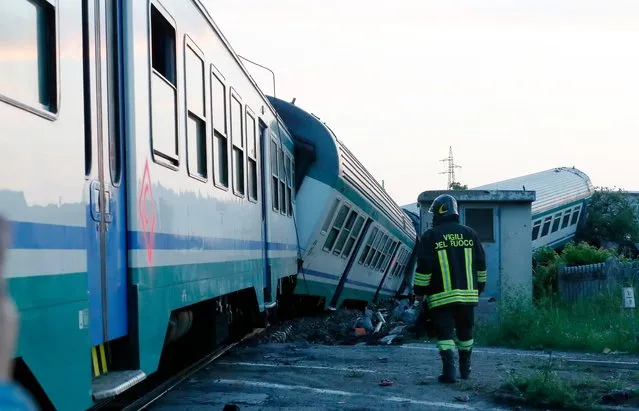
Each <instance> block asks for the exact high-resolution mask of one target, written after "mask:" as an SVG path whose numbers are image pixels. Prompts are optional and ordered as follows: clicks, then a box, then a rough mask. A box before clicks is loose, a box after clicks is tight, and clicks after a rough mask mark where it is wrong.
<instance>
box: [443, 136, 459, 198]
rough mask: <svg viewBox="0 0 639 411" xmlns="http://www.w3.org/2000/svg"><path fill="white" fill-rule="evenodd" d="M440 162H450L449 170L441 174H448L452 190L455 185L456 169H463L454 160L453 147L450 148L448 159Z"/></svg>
mask: <svg viewBox="0 0 639 411" xmlns="http://www.w3.org/2000/svg"><path fill="white" fill-rule="evenodd" d="M439 161H443V162H448V170H446V171H442V172H440V173H439V174H448V189H449V190H451V189H452V188H453V183H454V182H455V169H456V168H461V166H460V165H457V164H455V161H454V160H453V147H451V146H449V147H448V157H447V158H445V159H443V160H439Z"/></svg>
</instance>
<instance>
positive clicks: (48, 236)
mask: <svg viewBox="0 0 639 411" xmlns="http://www.w3.org/2000/svg"><path fill="white" fill-rule="evenodd" d="M85 233H86V228H85V227H77V226H75V227H74V226H67V225H59V224H42V223H30V222H22V221H13V222H12V248H14V249H31V250H33V249H36V250H37V249H48V250H83V249H85V248H86V237H85ZM127 242H128V246H129V249H130V250H144V249H146V243H145V240H144V233H142V232H140V231H129V232H128V233H127ZM268 246H269V249H270V250H291V251H295V250H297V245H296V244H284V243H269V245H268ZM153 248H154V249H155V250H260V249H261V248H262V242H261V241H255V240H238V239H232V238H215V237H199V236H184V235H174V234H165V233H156V234H155V238H154V244H153ZM304 272H305V273H306V274H308V275H311V276H315V277H322V278H329V279H333V280H339V276H337V275H334V274H329V273H324V272H321V271H315V270H308V269H306V270H304ZM346 282H347V283H349V284H353V285H358V286H361V287H366V288H370V289H377V286H376V285H373V284H368V283H364V282H361V281H355V280H349V279H347V280H346ZM382 289H383V290H384V291H387V292H391V293H394V292H395V290H391V289H388V288H382Z"/></svg>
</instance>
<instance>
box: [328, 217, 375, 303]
mask: <svg viewBox="0 0 639 411" xmlns="http://www.w3.org/2000/svg"><path fill="white" fill-rule="evenodd" d="M372 223H373V219H371V218H367V219H366V222H365V223H364V228H363V229H362V234H361V235H360V236H359V238H358V239H357V243H356V244H355V247H354V248H353V251H351V255H350V257H349V258H348V262H347V263H346V267H344V271H343V272H342V276H341V277H340V279H339V283H337V287H336V288H335V292H334V293H333V298H332V299H331V302H330V305H329V307H328V309H329V310H336V309H337V308H338V307H337V303H338V302H339V298H340V296H341V295H342V291H343V290H344V284H346V279H347V278H348V274H349V273H350V271H351V267H352V266H353V263H354V262H355V258H356V257H357V254H358V253H359V249H360V247H361V246H362V243H363V242H364V238H365V237H366V235H367V234H368V229H369V228H370V226H371V224H372ZM373 234H374V233H373Z"/></svg>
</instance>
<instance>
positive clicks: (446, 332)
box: [430, 305, 475, 351]
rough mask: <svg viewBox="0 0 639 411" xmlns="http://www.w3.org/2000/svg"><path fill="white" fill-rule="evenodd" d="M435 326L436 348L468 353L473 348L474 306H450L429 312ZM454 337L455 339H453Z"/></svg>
mask: <svg viewBox="0 0 639 411" xmlns="http://www.w3.org/2000/svg"><path fill="white" fill-rule="evenodd" d="M430 316H431V318H432V320H433V324H434V326H435V334H436V337H437V348H439V349H440V350H451V349H453V348H455V347H457V348H458V349H459V350H460V351H464V350H465V351H468V350H470V349H471V348H472V347H473V342H474V341H473V325H474V323H475V306H473V305H450V306H442V307H437V308H434V309H432V310H430ZM455 335H456V336H457V339H454V337H455Z"/></svg>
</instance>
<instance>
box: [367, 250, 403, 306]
mask: <svg viewBox="0 0 639 411" xmlns="http://www.w3.org/2000/svg"><path fill="white" fill-rule="evenodd" d="M400 245H401V242H397V243H395V245H393V248H392V249H391V250H390V251H391V254H390V255H389V259H388V265H387V266H386V270H384V276H383V277H382V280H381V281H380V282H379V285H378V286H377V290H375V295H374V296H373V302H376V301H377V297H379V292H380V291H381V290H382V287H383V286H384V283H385V282H386V278H388V274H390V272H391V270H392V268H393V262H394V261H395V258H397V252H398V251H399V249H400ZM407 276H408V275H406V276H405V277H404V279H405V278H406V277H407ZM399 293H401V289H400V290H398V294H399Z"/></svg>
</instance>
